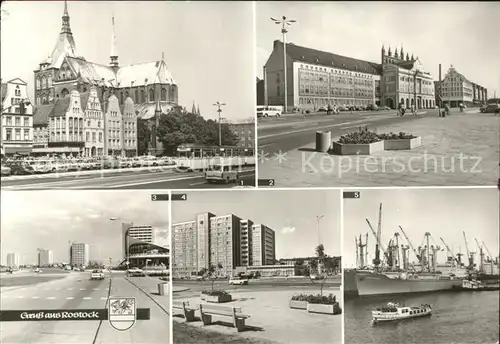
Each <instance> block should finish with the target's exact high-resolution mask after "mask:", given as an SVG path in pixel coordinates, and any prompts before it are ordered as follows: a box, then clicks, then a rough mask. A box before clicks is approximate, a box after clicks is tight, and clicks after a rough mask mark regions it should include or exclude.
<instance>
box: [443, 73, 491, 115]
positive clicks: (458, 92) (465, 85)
mask: <svg viewBox="0 0 500 344" xmlns="http://www.w3.org/2000/svg"><path fill="white" fill-rule="evenodd" d="M436 84H437V89H438V91H437V92H436V94H437V95H438V96H437V97H436V99H437V100H438V101H442V102H443V103H444V104H448V105H450V106H451V107H458V106H459V105H460V104H463V105H473V104H481V103H486V101H487V100H488V90H487V89H486V88H485V87H483V86H480V85H478V84H476V83H473V82H472V81H470V80H469V79H467V78H466V77H465V76H464V75H463V74H461V73H459V72H458V71H457V70H456V68H455V67H453V66H450V68H449V69H448V71H447V72H446V74H445V76H444V78H443V80H442V81H441V83H439V81H438V82H437V83H436Z"/></svg>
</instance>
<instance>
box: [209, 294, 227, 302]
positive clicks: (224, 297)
mask: <svg viewBox="0 0 500 344" xmlns="http://www.w3.org/2000/svg"><path fill="white" fill-rule="evenodd" d="M204 297H205V298H204V299H203V300H204V301H206V302H213V303H223V302H229V301H231V300H232V298H231V295H218V296H210V295H206V294H205V295H204Z"/></svg>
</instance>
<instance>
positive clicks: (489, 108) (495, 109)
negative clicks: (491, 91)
mask: <svg viewBox="0 0 500 344" xmlns="http://www.w3.org/2000/svg"><path fill="white" fill-rule="evenodd" d="M479 111H480V112H482V113H500V105H499V104H488V105H483V106H481V107H480V108H479Z"/></svg>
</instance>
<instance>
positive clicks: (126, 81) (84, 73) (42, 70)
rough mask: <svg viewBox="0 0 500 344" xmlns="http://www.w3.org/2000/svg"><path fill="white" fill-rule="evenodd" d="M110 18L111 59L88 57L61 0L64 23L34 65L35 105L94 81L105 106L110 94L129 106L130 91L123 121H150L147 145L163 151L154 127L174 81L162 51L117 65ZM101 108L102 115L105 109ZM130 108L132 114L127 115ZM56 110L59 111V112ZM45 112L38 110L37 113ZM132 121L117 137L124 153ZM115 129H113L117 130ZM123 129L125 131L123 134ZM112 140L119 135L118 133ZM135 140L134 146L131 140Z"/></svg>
mask: <svg viewBox="0 0 500 344" xmlns="http://www.w3.org/2000/svg"><path fill="white" fill-rule="evenodd" d="M112 23H113V25H112V29H113V30H112V44H111V53H110V62H109V65H108V66H106V65H102V64H98V63H93V62H89V61H87V60H86V59H85V58H83V57H81V56H79V55H78V54H77V50H76V44H75V40H74V37H73V33H72V31H71V26H70V17H69V13H68V6H67V3H66V1H65V3H64V14H63V17H62V27H61V32H60V34H59V38H58V40H57V43H56V45H55V47H54V49H53V51H52V53H51V54H50V56H49V57H48V58H47V59H45V60H44V61H42V62H41V63H40V64H39V66H38V68H37V69H36V70H35V71H34V79H35V101H36V105H37V106H38V105H46V104H57V102H58V100H60V99H63V98H65V97H68V96H69V95H70V94H71V92H72V90H77V91H79V92H80V93H87V92H88V91H89V90H90V88H91V87H92V86H95V87H96V88H97V95H98V97H99V98H100V103H101V105H104V107H105V108H107V107H108V106H107V104H105V103H107V101H108V99H109V98H110V96H111V95H115V96H116V97H117V100H118V104H119V106H120V107H127V106H128V107H130V104H131V103H130V101H129V100H127V99H128V98H129V97H130V98H131V100H132V101H133V104H134V111H130V109H127V110H126V111H125V113H124V110H123V108H122V111H120V113H121V114H122V115H124V117H125V121H124V122H125V123H131V122H132V118H134V119H135V118H138V119H140V120H143V121H146V123H147V125H148V127H150V129H151V130H152V131H153V134H152V135H151V137H150V141H149V142H148V149H149V151H150V153H153V154H156V153H161V151H162V147H161V143H160V142H159V141H158V139H157V138H156V134H155V130H156V127H157V126H158V122H159V116H161V115H163V114H166V113H168V112H169V111H170V110H171V109H172V107H173V106H175V105H177V103H178V87H177V84H176V83H175V81H174V80H173V78H172V75H171V74H170V71H169V70H168V68H167V65H166V63H165V61H164V58H163V56H162V59H161V60H158V61H153V62H147V63H138V64H132V65H127V66H120V65H119V61H118V52H117V48H116V47H117V45H116V36H115V32H114V18H113V20H112ZM56 110H57V109H56ZM113 111H115V110H113ZM103 112H104V113H105V115H106V111H103ZM131 113H133V114H134V116H130V115H129V114H131ZM56 115H57V116H60V114H56ZM44 117H45V116H44V115H43V111H42V114H41V118H42V119H43V118H44ZM128 119H130V120H128ZM136 126H137V123H135V124H134V128H135V129H134V128H132V127H131V126H130V124H129V127H128V128H127V127H126V126H125V128H122V131H121V132H120V134H119V136H120V135H121V140H122V141H123V140H124V141H125V148H122V147H120V148H119V150H120V151H124V152H125V154H128V153H127V152H132V151H133V150H134V149H135V148H136V147H137V139H136V138H135V137H134V136H133V135H132V134H131V132H132V133H133V132H136V131H137V129H136ZM117 129H118V128H115V129H112V130H115V131H117ZM40 131H41V130H40ZM125 131H128V132H129V136H128V137H127V138H126V136H125ZM49 140H50V137H49ZM111 140H116V141H118V138H112V139H111ZM103 141H104V142H107V143H108V144H109V141H108V140H105V139H104V138H103ZM127 141H128V143H127ZM134 142H135V146H134V147H133V148H134V149H133V148H131V146H132V145H133V144H134ZM96 143H97V142H96ZM115 143H116V142H115ZM96 149H97V148H96ZM109 149H111V150H113V149H118V148H109ZM130 154H131V153H130Z"/></svg>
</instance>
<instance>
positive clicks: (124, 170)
mask: <svg viewBox="0 0 500 344" xmlns="http://www.w3.org/2000/svg"><path fill="white" fill-rule="evenodd" d="M173 169H174V167H172V166H168V167H167V166H156V167H139V168H122V169H120V168H116V169H106V170H96V171H74V172H60V173H58V172H54V173H42V174H32V175H27V176H7V177H2V181H6V182H8V181H14V180H32V179H43V178H59V177H61V178H62V177H75V178H78V177H83V176H99V175H102V174H111V173H127V172H144V171H155V172H161V171H162V170H163V172H171V171H172V170H173ZM158 170H159V171H158Z"/></svg>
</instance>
